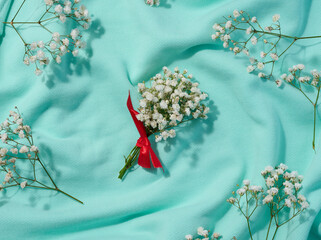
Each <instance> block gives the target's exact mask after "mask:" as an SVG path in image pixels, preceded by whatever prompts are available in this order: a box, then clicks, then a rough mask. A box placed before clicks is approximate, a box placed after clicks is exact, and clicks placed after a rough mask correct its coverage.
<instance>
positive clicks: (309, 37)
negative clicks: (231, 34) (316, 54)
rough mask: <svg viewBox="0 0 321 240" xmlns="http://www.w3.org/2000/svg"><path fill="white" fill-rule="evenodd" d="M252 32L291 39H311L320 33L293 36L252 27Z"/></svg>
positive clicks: (319, 36)
mask: <svg viewBox="0 0 321 240" xmlns="http://www.w3.org/2000/svg"><path fill="white" fill-rule="evenodd" d="M235 29H238V30H243V31H246V29H245V28H237V27H235ZM253 32H254V33H263V34H267V35H273V36H277V37H284V38H291V39H296V40H299V39H311V38H321V35H317V36H308V37H294V36H289V35H285V34H280V33H273V32H266V31H261V30H256V29H254V30H253Z"/></svg>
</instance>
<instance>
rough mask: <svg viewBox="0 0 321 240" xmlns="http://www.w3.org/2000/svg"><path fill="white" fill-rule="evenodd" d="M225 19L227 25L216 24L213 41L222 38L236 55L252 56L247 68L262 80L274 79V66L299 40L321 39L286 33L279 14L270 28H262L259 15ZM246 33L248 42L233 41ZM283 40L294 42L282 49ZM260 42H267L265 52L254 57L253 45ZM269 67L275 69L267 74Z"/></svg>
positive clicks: (238, 14) (241, 13) (235, 15)
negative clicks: (282, 29)
mask: <svg viewBox="0 0 321 240" xmlns="http://www.w3.org/2000/svg"><path fill="white" fill-rule="evenodd" d="M224 19H225V20H226V21H225V22H222V23H215V24H214V25H213V29H214V30H215V31H216V32H215V34H213V35H212V39H213V40H216V39H218V38H219V39H220V40H221V41H222V42H223V47H224V48H229V49H230V50H231V51H232V52H234V54H235V55H237V54H239V53H243V54H245V55H246V56H248V57H249V59H250V63H251V65H249V66H248V67H247V71H248V72H254V71H256V70H259V72H258V77H259V78H266V79H272V78H273V70H274V65H275V64H276V62H277V61H278V60H279V59H280V58H281V57H282V56H283V55H284V53H285V52H286V51H287V50H289V48H290V47H291V46H292V45H293V44H294V43H295V42H296V41H298V40H303V39H311V38H321V36H320V35H319V36H308V37H296V36H289V35H285V34H283V33H282V32H281V24H280V21H279V20H280V15H279V14H275V15H274V16H273V17H272V20H273V23H272V24H270V25H269V26H266V27H264V26H262V25H261V24H260V23H259V21H258V19H257V18H256V17H255V16H250V15H249V14H248V13H247V12H245V11H238V10H234V11H233V14H232V15H230V16H227V17H224ZM242 34H243V35H245V38H244V41H243V40H236V39H234V38H233V35H234V36H235V37H240V35H242ZM281 39H290V40H291V42H290V43H289V45H288V46H287V47H286V48H285V49H282V50H281V49H279V43H280V40H281ZM259 41H262V42H263V43H264V45H265V50H264V51H261V52H260V54H259V55H258V54H255V53H253V55H252V51H251V48H254V47H252V46H255V45H257V43H258V42H259ZM255 55H257V56H255ZM267 65H270V66H271V70H270V71H269V72H268V73H264V72H263V69H264V68H266V66H267ZM277 84H278V83H277Z"/></svg>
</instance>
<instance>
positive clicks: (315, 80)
mask: <svg viewBox="0 0 321 240" xmlns="http://www.w3.org/2000/svg"><path fill="white" fill-rule="evenodd" d="M303 70H304V65H303V64H297V65H294V66H293V67H291V68H289V72H290V73H289V74H285V73H284V74H282V75H281V80H280V79H278V80H277V81H278V82H279V86H280V85H281V84H282V80H283V81H285V82H287V83H289V84H291V85H295V86H300V85H301V84H306V85H312V86H314V87H319V86H320V72H319V71H318V70H316V69H314V70H312V71H311V75H312V76H302V75H301V74H302V71H303Z"/></svg>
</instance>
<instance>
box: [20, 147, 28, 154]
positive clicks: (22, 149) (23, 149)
mask: <svg viewBox="0 0 321 240" xmlns="http://www.w3.org/2000/svg"><path fill="white" fill-rule="evenodd" d="M19 152H20V153H27V152H29V148H28V147H27V146H22V147H21V148H20V150H19Z"/></svg>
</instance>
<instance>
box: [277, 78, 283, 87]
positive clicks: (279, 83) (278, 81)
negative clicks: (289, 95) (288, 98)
mask: <svg viewBox="0 0 321 240" xmlns="http://www.w3.org/2000/svg"><path fill="white" fill-rule="evenodd" d="M275 84H276V85H277V86H278V87H281V86H282V81H281V80H280V79H277V80H275Z"/></svg>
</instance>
